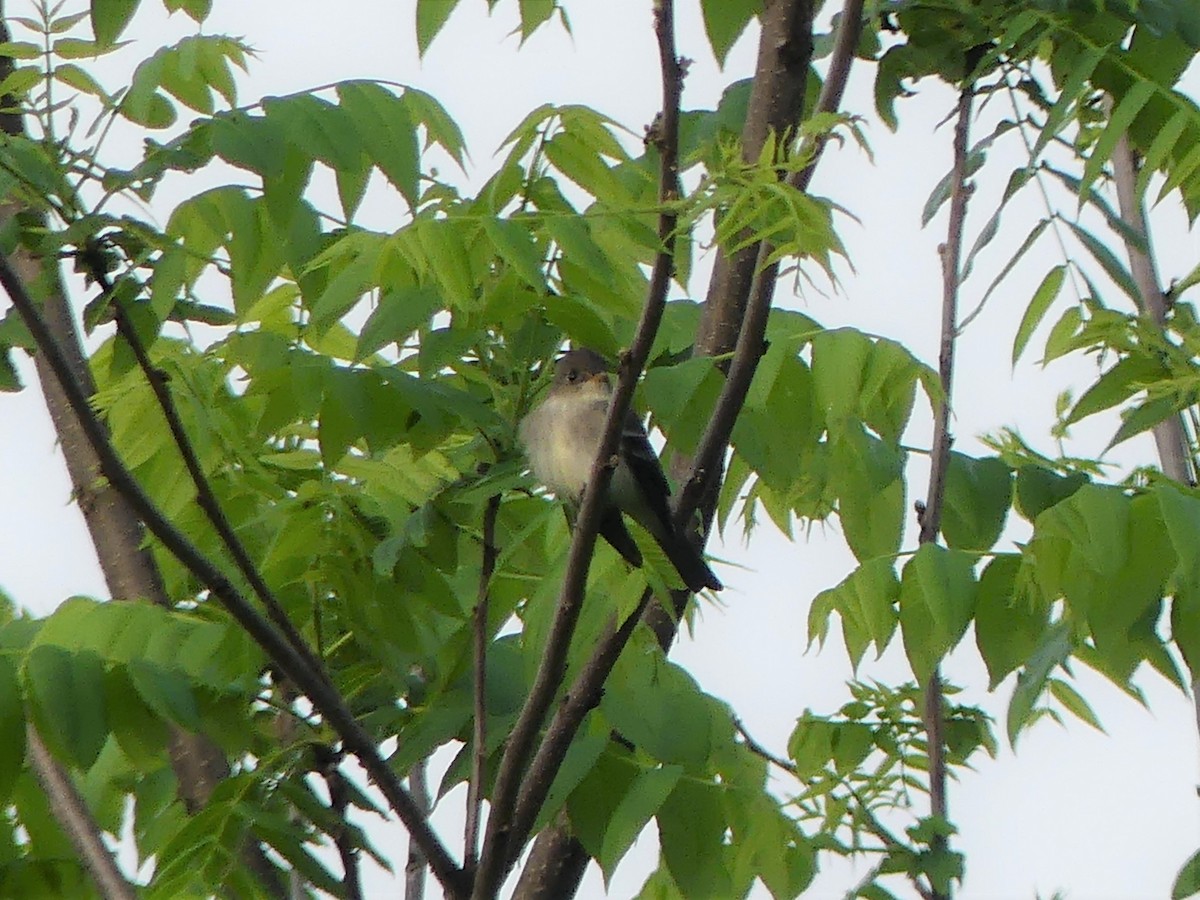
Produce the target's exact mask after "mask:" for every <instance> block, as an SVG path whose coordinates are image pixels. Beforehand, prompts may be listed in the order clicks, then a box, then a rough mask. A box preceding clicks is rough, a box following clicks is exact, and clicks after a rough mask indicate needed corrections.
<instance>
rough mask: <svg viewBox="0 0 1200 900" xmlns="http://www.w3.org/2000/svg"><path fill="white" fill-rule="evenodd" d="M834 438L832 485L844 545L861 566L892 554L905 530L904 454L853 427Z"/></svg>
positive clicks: (859, 428) (855, 426) (840, 430)
mask: <svg viewBox="0 0 1200 900" xmlns="http://www.w3.org/2000/svg"><path fill="white" fill-rule="evenodd" d="M834 435H835V437H834V438H833V440H831V441H830V450H831V459H832V472H831V481H832V483H833V486H834V489H835V490H836V492H837V497H838V515H839V517H840V519H841V522H842V529H843V530H844V532H845V535H846V543H848V544H849V545H850V549H851V550H852V551H853V552H854V555H855V556H856V557H857V558H858V559H859V561H862V562H865V561H866V560H868V559H871V558H872V557H876V556H893V555H895V553H896V552H897V551H898V550H899V549H900V538H901V534H902V532H903V530H904V514H905V503H904V487H905V485H904V453H903V451H901V450H900V449H899V448H897V447H894V446H892V445H889V444H886V443H884V442H883V441H880V440H878V439H877V438H874V437H872V436H870V435H868V434H867V433H866V432H864V431H863V430H862V429H861V427H860V426H857V425H852V426H850V427H847V428H844V429H839V430H837V431H834Z"/></svg>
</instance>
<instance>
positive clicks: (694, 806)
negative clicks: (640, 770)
mask: <svg viewBox="0 0 1200 900" xmlns="http://www.w3.org/2000/svg"><path fill="white" fill-rule="evenodd" d="M723 791H724V788H723V787H722V786H720V785H715V784H709V783H708V782H702V781H698V780H693V779H683V780H681V781H680V782H679V783H678V784H677V785H676V786H675V790H674V791H672V792H671V796H670V797H668V798H667V800H666V802H665V803H664V804H663V805H662V808H661V809H659V811H658V833H659V841H660V843H661V845H662V853H663V859H664V860H665V862H666V864H667V868H668V869H670V870H671V877H672V878H673V879H674V880H675V883H676V884H678V885H679V889H680V891H682V892H683V895H684V896H685V897H730V896H734V894H733V891H732V885H731V883H730V877H729V873H728V871H727V870H726V868H725V864H724V854H723V852H722V847H723V845H724V837H725V829H726V827H727V824H726V819H725V812H724V810H723V809H722V798H721V795H722V793H723Z"/></svg>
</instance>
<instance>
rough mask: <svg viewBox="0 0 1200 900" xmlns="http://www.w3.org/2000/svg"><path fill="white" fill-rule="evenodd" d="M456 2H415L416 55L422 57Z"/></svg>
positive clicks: (419, 0) (454, 0)
mask: <svg viewBox="0 0 1200 900" xmlns="http://www.w3.org/2000/svg"><path fill="white" fill-rule="evenodd" d="M456 6H458V0H417V11H416V12H417V21H416V28H417V55H418V56H424V55H425V52H426V51H427V50H428V49H429V45H430V44H432V43H433V39H434V38H435V37H437V35H438V32H439V31H441V30H442V26H443V25H445V24H446V20H447V19H448V18H450V13H452V12H454V7H456Z"/></svg>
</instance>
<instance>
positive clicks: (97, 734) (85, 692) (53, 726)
mask: <svg viewBox="0 0 1200 900" xmlns="http://www.w3.org/2000/svg"><path fill="white" fill-rule="evenodd" d="M103 676H104V666H103V665H102V664H101V662H100V658H99V657H98V656H96V654H94V653H91V652H88V651H80V652H77V653H71V652H69V651H67V650H64V649H62V648H61V647H54V646H49V645H40V646H37V647H34V648H33V649H32V650H31V651H30V652H29V656H28V657H27V658H26V660H25V683H26V685H27V687H28V690H29V695H30V698H31V699H32V700H33V704H34V707H35V709H36V710H37V712H38V714H39V721H40V725H41V727H42V728H44V729H45V732H44V735H43V736H44V737H45V738H46V739H47V741H49V742H50V743H51V745H52V746H54V747H56V748H57V749H58V750H59V751H60V752H63V753H65V754H66V755H67V757H68V758H69V759H70V760H71V761H72V762H74V763H75V764H76V765H77V766H79V767H80V768H81V769H87V768H89V767H90V766H91V765H92V763H94V762H95V761H96V757H97V756H99V755H100V750H101V748H103V747H104V742H105V741H106V740H107V739H108V721H107V718H106V716H105V712H104V677H103Z"/></svg>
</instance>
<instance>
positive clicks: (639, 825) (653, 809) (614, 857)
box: [598, 765, 683, 883]
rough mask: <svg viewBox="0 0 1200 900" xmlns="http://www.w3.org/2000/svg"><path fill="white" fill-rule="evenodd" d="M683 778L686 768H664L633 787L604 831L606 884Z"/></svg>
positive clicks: (640, 778) (637, 780)
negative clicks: (681, 777)
mask: <svg viewBox="0 0 1200 900" xmlns="http://www.w3.org/2000/svg"><path fill="white" fill-rule="evenodd" d="M682 774H683V766H677V765H668V766H660V767H658V768H655V769H647V770H645V771H643V772H641V773H639V774H638V776H637V778H635V779H634V781H633V784H631V785H630V786H629V790H628V791H627V792H626V793H625V795H624V796H623V797H622V798H621V801H620V802H619V803H618V804H617V806H616V809H614V810H613V813H612V816H611V817H610V818H609V820H608V826H607V827H606V828H605V831H604V842H603V844H602V845H601V849H600V856H599V858H598V862H599V863H600V868H601V869H602V870H603V871H604V880H605V882H606V883H607V882H608V880H609V879H611V878H612V875H613V871H614V870H615V869H616V868H617V864H618V863H619V862H620V861H621V859H622V858H623V857H624V856H625V854H626V853H627V852H628V851H629V848H630V847H632V846H633V842H634V841H635V840H636V839H637V836H638V835H639V834H641V833H642V831H643V829H645V827H646V823H647V822H649V821H650V818H651V817H652V816H654V815H655V814H656V813H657V812H658V810H659V809H660V808H661V807H662V805H663V803H664V801H666V799H667V797H668V796H669V795H670V794H671V792H672V791H673V790H674V789H675V785H676V784H678V783H679V778H680V776H681V775H682Z"/></svg>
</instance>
